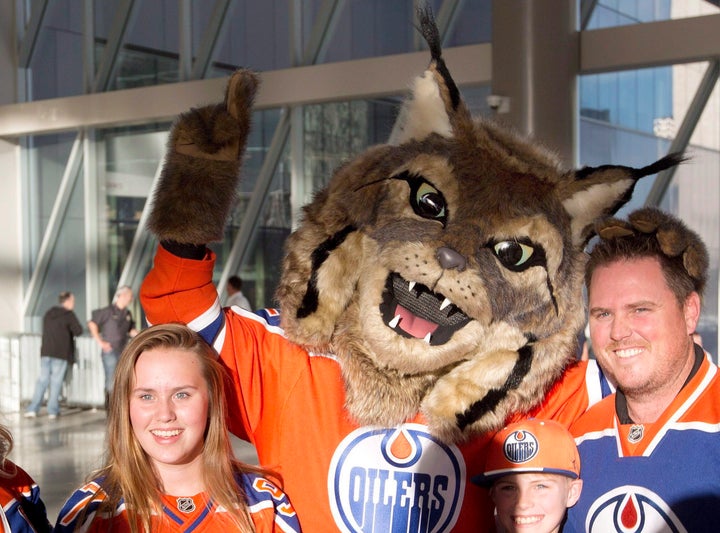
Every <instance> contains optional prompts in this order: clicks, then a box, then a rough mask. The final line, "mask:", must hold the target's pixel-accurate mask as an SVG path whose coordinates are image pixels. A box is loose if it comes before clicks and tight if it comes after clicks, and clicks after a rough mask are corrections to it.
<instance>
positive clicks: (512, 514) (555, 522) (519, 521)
mask: <svg viewBox="0 0 720 533" xmlns="http://www.w3.org/2000/svg"><path fill="white" fill-rule="evenodd" d="M473 482H475V483H477V484H478V485H481V486H484V487H488V488H489V489H490V497H491V498H492V500H493V502H494V503H495V512H496V521H497V527H498V531H502V532H508V533H509V532H516V531H522V532H523V533H530V532H533V533H557V532H559V531H560V529H561V525H562V523H563V520H564V519H565V513H566V511H567V508H568V507H572V506H573V505H575V502H577V500H578V498H579V497H580V492H581V490H582V483H583V482H582V480H581V479H580V456H579V455H578V451H577V447H576V446H575V441H574V440H573V438H572V435H570V433H569V432H568V431H567V430H566V429H565V428H564V427H563V426H561V425H560V424H558V423H557V422H553V421H552V420H540V419H537V418H533V419H529V420H523V421H521V422H516V423H514V424H510V425H509V426H507V427H505V428H504V429H502V430H500V431H499V432H498V433H497V434H496V435H495V436H494V437H493V439H492V441H491V442H490V444H489V448H488V455H487V461H486V463H485V471H484V472H483V473H482V474H481V475H479V476H475V477H474V478H473Z"/></svg>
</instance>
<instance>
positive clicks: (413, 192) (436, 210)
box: [394, 172, 447, 226]
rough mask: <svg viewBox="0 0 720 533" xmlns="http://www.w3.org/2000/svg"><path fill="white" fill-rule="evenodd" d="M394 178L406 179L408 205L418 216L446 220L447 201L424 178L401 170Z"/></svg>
mask: <svg viewBox="0 0 720 533" xmlns="http://www.w3.org/2000/svg"><path fill="white" fill-rule="evenodd" d="M394 179H398V180H403V181H406V182H407V184H408V185H409V186H410V205H411V206H412V208H413V211H415V213H417V215H418V216H421V217H423V218H427V219H430V220H437V221H439V222H442V224H443V226H444V225H445V221H446V220H447V203H446V202H445V197H444V196H443V194H442V193H441V192H440V191H439V190H437V189H436V188H435V187H434V186H433V185H432V184H431V183H430V182H428V181H427V180H426V179H425V178H423V177H421V176H418V175H415V174H410V173H409V172H403V173H402V174H400V175H398V176H396V177H395V178H394Z"/></svg>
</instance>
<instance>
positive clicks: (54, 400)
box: [27, 356, 68, 415]
mask: <svg viewBox="0 0 720 533" xmlns="http://www.w3.org/2000/svg"><path fill="white" fill-rule="evenodd" d="M67 366H68V363H67V361H65V360H64V359H56V358H55V357H46V356H42V357H41V358H40V377H38V380H37V383H36V384H35V393H34V394H33V398H32V401H31V402H30V405H29V406H28V408H27V410H28V411H33V412H35V413H37V412H38V411H39V410H40V404H41V403H42V400H43V396H45V391H46V390H47V388H48V386H50V393H49V394H48V403H47V410H48V414H50V415H57V414H60V391H61V389H62V384H63V381H64V380H65V372H66V371H67Z"/></svg>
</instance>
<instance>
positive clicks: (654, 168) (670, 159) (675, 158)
mask: <svg viewBox="0 0 720 533" xmlns="http://www.w3.org/2000/svg"><path fill="white" fill-rule="evenodd" d="M687 160H688V158H687V157H685V155H683V153H682V152H674V153H672V154H668V155H666V156H665V157H663V158H662V159H658V160H657V161H655V162H654V163H653V164H651V165H648V166H646V167H643V168H636V169H633V172H632V174H633V177H634V178H635V179H640V178H642V177H644V176H650V175H652V174H657V173H658V172H660V171H662V170H666V169H668V168H670V167H674V166H677V165H679V164H680V163H683V162H685V161H687Z"/></svg>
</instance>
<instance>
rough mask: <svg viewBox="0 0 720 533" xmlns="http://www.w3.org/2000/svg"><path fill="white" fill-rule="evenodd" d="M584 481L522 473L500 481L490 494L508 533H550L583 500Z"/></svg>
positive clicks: (556, 475) (498, 517)
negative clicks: (581, 494) (567, 511)
mask: <svg viewBox="0 0 720 533" xmlns="http://www.w3.org/2000/svg"><path fill="white" fill-rule="evenodd" d="M581 488H582V481H581V480H579V479H570V478H569V477H567V476H563V475H560V474H544V473H540V472H538V473H523V474H511V475H508V476H505V477H502V478H500V479H499V480H498V481H496V482H495V484H494V485H493V487H492V489H491V491H490V495H491V496H492V499H493V501H494V502H495V508H496V510H497V519H498V521H499V522H500V524H501V525H502V527H503V528H504V531H506V532H509V533H510V532H512V533H515V532H523V533H531V532H532V533H551V532H555V531H558V530H559V529H560V524H561V523H562V521H563V518H564V517H565V511H566V510H567V508H568V507H571V506H573V505H575V502H577V500H578V498H579V497H580V490H581Z"/></svg>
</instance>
